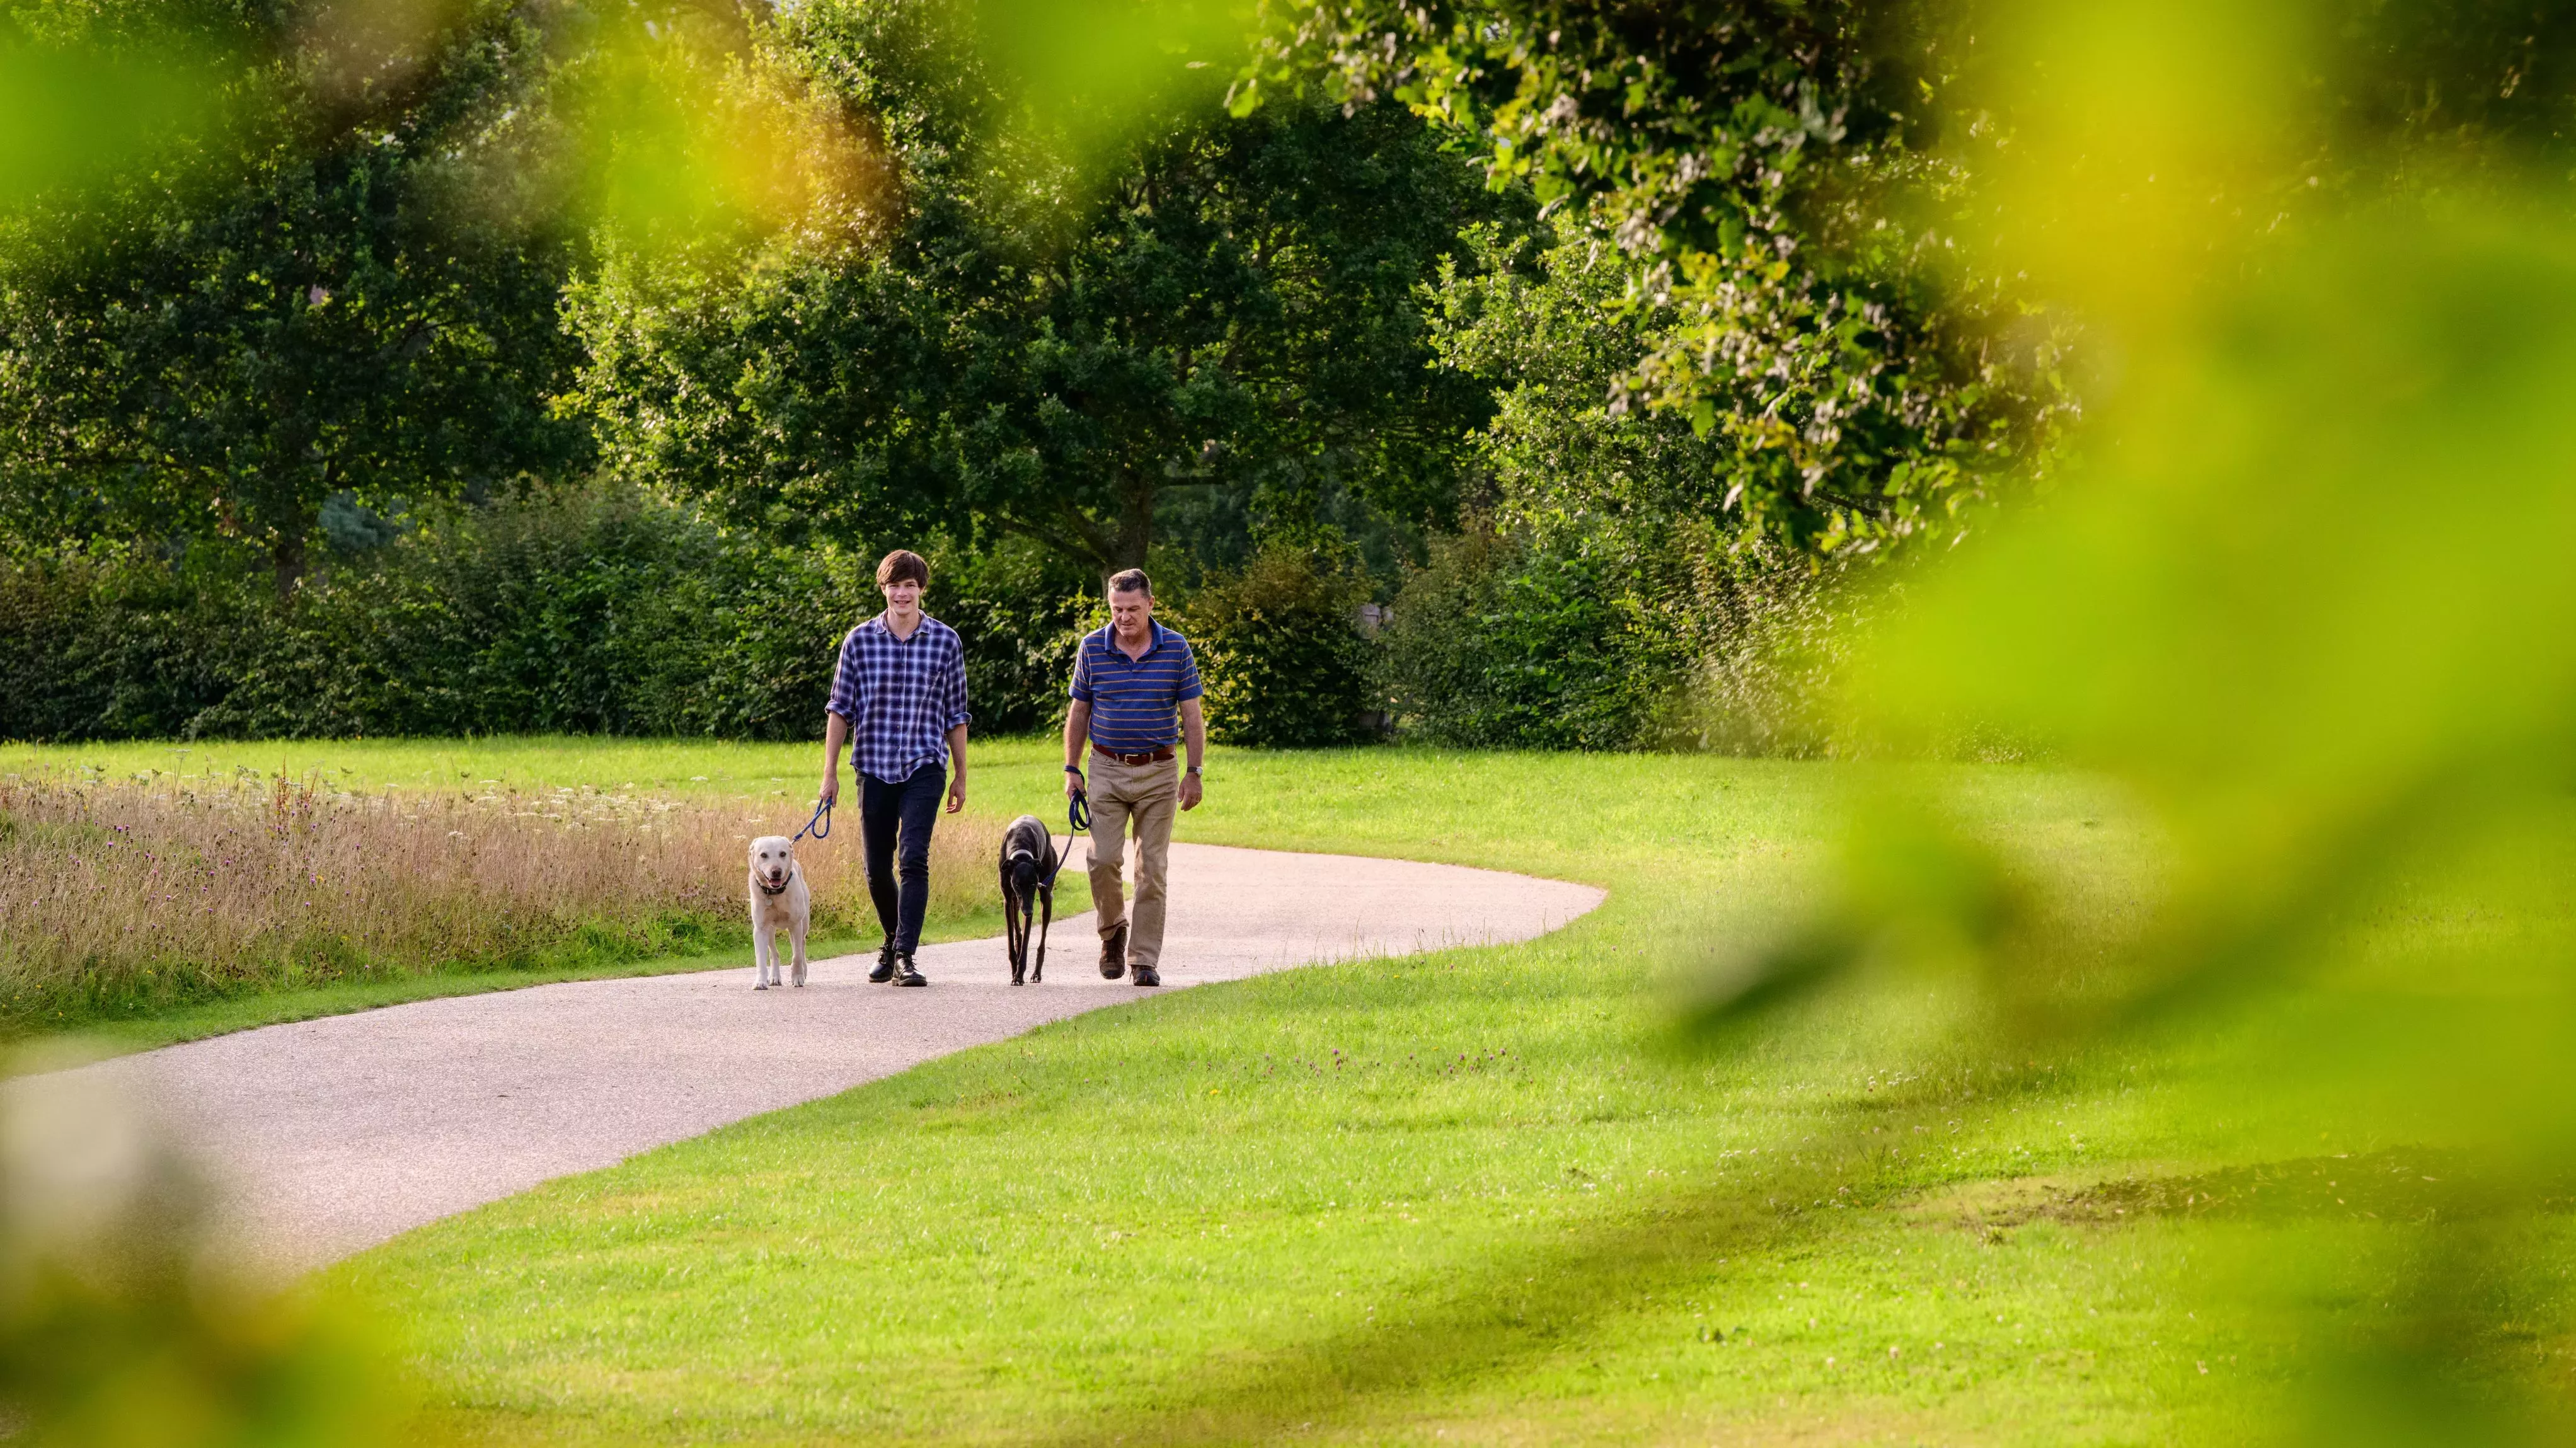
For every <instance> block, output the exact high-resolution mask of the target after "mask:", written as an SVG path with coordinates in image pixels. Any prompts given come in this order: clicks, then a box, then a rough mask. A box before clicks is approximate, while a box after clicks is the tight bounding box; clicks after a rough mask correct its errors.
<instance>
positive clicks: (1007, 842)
mask: <svg viewBox="0 0 2576 1448" xmlns="http://www.w3.org/2000/svg"><path fill="white" fill-rule="evenodd" d="M1072 848H1073V842H1072V841H1071V840H1067V841H1065V849H1066V850H1068V851H1070V850H1071V849H1072ZM1063 864H1064V861H1063V858H1062V856H1060V855H1058V854H1057V853H1056V848H1055V836H1054V835H1053V834H1052V833H1050V832H1049V831H1048V829H1047V827H1046V821H1044V820H1042V819H1039V818H1038V817H1037V816H1036V815H1022V816H1020V817H1019V818H1018V819H1015V820H1013V821H1011V827H1010V828H1009V829H1007V830H1004V831H1003V832H1002V923H1003V926H1004V928H1005V932H1006V933H1005V936H1004V938H1005V940H1006V941H1007V942H1008V945H1009V948H1010V952H1011V984H1013V985H1018V984H1020V983H1021V978H1022V976H1023V975H1025V976H1026V977H1027V979H1029V980H1031V981H1041V980H1044V979H1046V933H1047V926H1049V925H1051V924H1053V923H1054V921H1055V876H1056V871H1057V870H1059V869H1061V868H1063ZM1032 913H1034V914H1035V915H1036V916H1037V922H1036V923H1037V936H1038V957H1037V964H1036V967H1035V968H1034V969H1031V968H1030V964H1029V925H1030V919H1029V917H1030V915H1031V914H1032Z"/></svg>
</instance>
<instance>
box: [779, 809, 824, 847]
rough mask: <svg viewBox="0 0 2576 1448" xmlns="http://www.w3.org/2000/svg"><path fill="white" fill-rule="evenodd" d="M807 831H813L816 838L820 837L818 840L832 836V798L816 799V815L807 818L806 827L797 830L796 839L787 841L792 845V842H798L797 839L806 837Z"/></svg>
mask: <svg viewBox="0 0 2576 1448" xmlns="http://www.w3.org/2000/svg"><path fill="white" fill-rule="evenodd" d="M807 831H811V832H812V833H813V835H814V838H816V839H818V840H821V839H829V838H830V837H831V834H832V802H831V801H830V800H828V799H818V800H816V801H814V817H813V818H812V819H810V820H807V821H806V822H805V828H804V829H801V830H798V831H797V832H796V839H795V840H789V841H788V842H787V843H789V844H791V845H792V844H794V843H796V840H801V839H803V838H805V835H806V832H807Z"/></svg>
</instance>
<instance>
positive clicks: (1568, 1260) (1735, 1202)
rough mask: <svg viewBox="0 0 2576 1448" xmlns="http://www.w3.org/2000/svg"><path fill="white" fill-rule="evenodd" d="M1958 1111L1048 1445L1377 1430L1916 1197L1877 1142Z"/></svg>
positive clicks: (1594, 1235) (1883, 1116) (1663, 1214)
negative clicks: (1398, 1406) (1712, 1279)
mask: <svg viewBox="0 0 2576 1448" xmlns="http://www.w3.org/2000/svg"><path fill="white" fill-rule="evenodd" d="M2008 1090H2009V1088H2008ZM1999 1094H2006V1093H1998V1092H1995V1091H1994V1090H1992V1089H1991V1087H1989V1088H1986V1089H1981V1090H1979V1091H1978V1092H1977V1096H1978V1097H1979V1098H1980V1099H1981V1100H1987V1101H1991V1100H1993V1099H1996V1097H1997V1096H1998V1095H1999ZM1957 1104H1958V1098H1957V1095H1956V1093H1955V1092H1954V1091H1953V1090H1950V1089H1944V1088H1939V1087H1933V1088H1931V1089H1928V1090H1926V1091H1924V1092H1923V1093H1921V1094H1919V1095H1916V1096H1914V1097H1913V1098H1911V1099H1907V1098H1906V1097H1903V1096H1898V1097H1896V1098H1895V1099H1886V1098H1880V1099H1872V1100H1868V1101H1864V1102H1855V1103H1850V1104H1848V1105H1845V1106H1843V1107H1840V1108H1837V1109H1835V1110H1834V1111H1833V1113H1832V1115H1831V1117H1830V1118H1829V1119H1828V1120H1827V1121H1825V1122H1823V1123H1820V1125H1819V1129H1818V1130H1817V1131H1816V1132H1814V1133H1813V1136H1814V1139H1813V1140H1812V1141H1808V1142H1804V1143H1802V1144H1801V1145H1800V1146H1799V1147H1798V1148H1797V1149H1796V1151H1795V1152H1794V1153H1790V1152H1786V1151H1784V1152H1782V1153H1781V1154H1780V1157H1779V1158H1778V1159H1774V1160H1770V1161H1766V1162H1765V1163H1764V1164H1763V1165H1762V1166H1760V1167H1754V1168H1746V1169H1745V1174H1744V1175H1743V1176H1740V1177H1739V1178H1738V1179H1737V1180H1735V1181H1733V1182H1731V1183H1729V1184H1727V1185H1724V1186H1717V1187H1711V1188H1708V1189H1705V1190H1695V1191H1680V1190H1676V1191H1674V1192H1673V1193H1671V1194H1670V1195H1668V1196H1665V1197H1663V1198H1662V1199H1661V1200H1658V1201H1652V1202H1649V1203H1645V1204H1641V1205H1640V1206H1638V1207H1637V1208H1635V1209H1633V1210H1631V1211H1629V1212H1627V1213H1625V1214H1624V1215H1623V1216H1621V1217H1620V1218H1619V1219H1617V1220H1614V1221H1605V1222H1600V1223H1596V1224H1594V1225H1592V1226H1591V1227H1590V1228H1589V1229H1587V1230H1584V1231H1583V1232H1582V1233H1581V1235H1580V1236H1578V1237H1577V1238H1575V1239H1574V1240H1571V1241H1567V1242H1564V1243H1561V1244H1557V1245H1551V1246H1543V1247H1531V1248H1529V1249H1527V1250H1525V1251H1519V1252H1506V1251H1496V1252H1494V1253H1491V1254H1489V1255H1488V1256H1487V1257H1486V1259H1485V1260H1484V1261H1483V1262H1482V1263H1481V1264H1480V1265H1476V1266H1460V1267H1452V1268H1444V1269H1442V1270H1441V1271H1440V1273H1439V1274H1438V1275H1437V1276H1436V1277H1426V1278H1423V1279H1419V1280H1417V1281H1415V1282H1413V1283H1411V1284H1409V1285H1408V1287H1407V1288H1406V1289H1405V1290H1403V1291H1401V1292H1398V1293H1395V1294H1392V1296H1393V1299H1394V1300H1400V1301H1407V1302H1410V1303H1412V1304H1413V1306H1412V1308H1411V1309H1410V1310H1409V1311H1401V1312H1392V1313H1381V1314H1380V1315H1379V1320H1378V1321H1376V1322H1372V1323H1369V1324H1366V1325H1362V1326H1355V1327H1350V1328H1347V1329H1344V1330H1342V1331H1339V1332H1337V1333H1333V1334H1330V1335H1327V1336H1324V1337H1321V1338H1319V1339H1316V1340H1313V1341H1309V1342H1305V1343H1299V1344H1293V1345H1289V1346H1286V1347H1282V1348H1278V1349H1275V1350H1272V1351H1269V1352H1267V1353H1265V1354H1264V1355H1263V1356H1262V1357H1261V1358H1260V1359H1259V1360H1258V1361H1248V1362H1238V1363H1234V1364H1231V1365H1228V1364H1224V1363H1216V1364H1211V1365H1210V1366H1209V1367H1208V1369H1207V1370H1206V1371H1205V1372H1204V1373H1203V1374H1202V1375H1201V1376H1200V1377H1199V1379H1198V1380H1197V1381H1196V1382H1195V1383H1194V1384H1193V1385H1191V1386H1190V1387H1189V1388H1187V1389H1186V1390H1184V1391H1183V1392H1180V1393H1178V1394H1175V1395H1172V1396H1169V1397H1166V1398H1165V1399H1163V1400H1162V1401H1160V1402H1157V1403H1155V1404H1153V1405H1152V1406H1151V1407H1149V1408H1146V1409H1143V1410H1140V1411H1137V1412H1134V1413H1131V1414H1125V1415H1116V1416H1110V1417H1105V1418H1100V1419H1094V1420H1092V1421H1089V1422H1085V1423H1083V1424H1080V1425H1076V1426H1071V1427H1068V1428H1067V1429H1065V1430H1062V1431H1059V1432H1057V1433H1056V1434H1054V1435H1052V1436H1043V1437H1041V1438H1040V1439H1039V1440H1038V1441H1041V1442H1044V1443H1048V1444H1050V1445H1055V1448H1108V1445H1111V1444H1172V1445H1185V1444H1238V1443H1245V1442H1253V1441H1264V1440H1268V1439H1270V1438H1272V1437H1274V1436H1276V1435H1279V1434H1283V1433H1288V1432H1295V1431H1301V1430H1310V1429H1314V1428H1318V1427H1323V1426H1327V1425H1334V1424H1349V1423H1353V1422H1364V1421H1367V1420H1369V1419H1370V1418H1371V1417H1372V1416H1373V1414H1374V1413H1375V1412H1376V1411H1378V1410H1380V1409H1382V1408H1383V1407H1386V1406H1388V1405H1391V1404H1394V1403H1397V1402H1400V1401H1402V1400H1405V1399H1408V1398H1414V1397H1418V1396H1420V1395H1422V1394H1424V1393H1426V1392H1431V1391H1436V1390H1439V1389H1443V1388H1453V1387H1460V1386H1465V1385H1468V1384H1472V1383H1474V1382H1476V1381H1478V1380H1480V1379H1486V1378H1491V1377H1495V1376H1499V1375H1501V1374H1504V1373H1506V1372H1508V1371H1510V1370H1512V1369H1514V1368H1516V1367H1520V1366H1523V1365H1526V1364H1530V1363H1534V1362H1537V1361H1540V1360H1543V1359H1544V1358H1546V1357H1547V1356H1548V1355H1549V1354H1551V1353H1553V1352H1555V1351H1557V1350H1559V1349H1560V1348H1563V1347H1565V1346H1567V1345H1569V1344H1572V1343H1575V1342H1577V1341H1579V1340H1580V1339H1581V1336H1582V1334H1583V1333H1584V1332H1585V1330H1587V1329H1589V1328H1592V1327H1594V1326H1595V1325H1597V1324H1598V1323H1600V1322H1601V1321H1603V1320H1604V1319H1607V1318H1609V1317H1612V1316H1615V1315H1618V1314H1620V1313H1623V1312H1626V1311H1628V1310H1631V1309H1632V1308H1635V1307H1637V1306H1639V1305H1642V1304H1643V1302H1644V1301H1645V1299H1646V1298H1647V1297H1648V1296H1649V1295H1652V1296H1653V1297H1654V1298H1655V1299H1656V1300H1657V1301H1659V1302H1667V1303H1669V1301H1670V1300H1671V1299H1670V1297H1669V1296H1668V1293H1669V1291H1670V1289H1672V1288H1674V1287H1676V1286H1678V1285H1680V1284H1683V1283H1688V1282H1697V1281H1704V1280H1705V1279H1706V1277H1707V1276H1708V1274H1709V1273H1710V1272H1711V1271H1712V1270H1713V1269H1714V1268H1715V1267H1716V1265H1717V1264H1718V1262H1719V1260H1720V1259H1722V1258H1740V1257H1742V1256H1744V1255H1747V1254H1750V1253H1753V1252H1757V1251H1761V1250H1764V1249H1771V1248H1777V1247H1779V1246H1781V1245H1783V1244H1785V1243H1787V1242H1789V1241H1792V1240H1795V1239H1797V1238H1800V1237H1811V1236H1816V1235H1821V1234H1823V1233H1824V1232H1826V1231H1828V1230H1830V1227H1831V1224H1832V1222H1833V1221H1834V1220H1835V1219H1837V1218H1840V1217H1841V1216H1842V1213H1841V1211H1838V1210H1837V1206H1840V1207H1841V1208H1845V1209H1848V1208H1855V1207H1870V1206H1876V1205H1880V1204H1882V1203H1884V1202H1885V1201H1886V1200H1888V1199H1889V1198H1890V1197H1891V1196H1893V1195H1895V1194H1896V1193H1898V1192H1899V1191H1901V1190H1905V1189H1907V1188H1908V1187H1909V1186H1910V1185H1912V1183H1900V1182H1899V1181H1897V1180H1894V1178H1895V1176H1896V1175H1897V1174H1898V1173H1899V1172H1901V1171H1903V1170H1904V1166H1903V1165H1902V1164H1901V1163H1900V1159H1899V1158H1898V1157H1896V1156H1895V1155H1893V1154H1891V1152H1890V1150H1889V1148H1887V1147H1886V1146H1884V1145H1880V1144H1877V1143H1876V1142H1874V1141H1873V1135H1874V1131H1875V1132H1894V1133H1897V1134H1898V1135H1899V1136H1900V1137H1902V1138H1904V1139H1911V1138H1912V1131H1911V1128H1913V1127H1914V1126H1917V1125H1923V1126H1927V1127H1928V1126H1930V1125H1932V1124H1935V1123H1937V1122H1938V1121H1940V1120H1942V1119H1944V1117H1945V1116H1946V1114H1948V1113H1950V1112H1953V1111H1955V1110H1956V1109H1957ZM1766 1155H1768V1153H1767V1152H1766Z"/></svg>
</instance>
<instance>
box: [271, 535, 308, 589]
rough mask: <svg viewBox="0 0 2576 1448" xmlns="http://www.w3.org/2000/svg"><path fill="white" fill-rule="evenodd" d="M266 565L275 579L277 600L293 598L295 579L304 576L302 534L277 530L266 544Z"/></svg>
mask: <svg viewBox="0 0 2576 1448" xmlns="http://www.w3.org/2000/svg"><path fill="white" fill-rule="evenodd" d="M268 566H269V571H270V572H271V574H272V575H274V577H275V578H276V581H277V601H278V602H279V603H284V602H286V601H287V600H288V599H290V598H293V597H294V596H295V585H296V583H297V581H298V580H300V579H302V578H303V577H304V535H303V534H302V533H289V532H284V531H281V532H279V533H278V535H277V538H276V541H275V542H273V543H271V544H269V546H268Z"/></svg>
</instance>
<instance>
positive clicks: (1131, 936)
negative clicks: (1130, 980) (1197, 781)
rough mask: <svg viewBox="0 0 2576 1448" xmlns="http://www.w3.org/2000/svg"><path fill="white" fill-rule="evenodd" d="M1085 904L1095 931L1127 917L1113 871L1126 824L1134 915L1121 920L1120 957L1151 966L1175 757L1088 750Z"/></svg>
mask: <svg viewBox="0 0 2576 1448" xmlns="http://www.w3.org/2000/svg"><path fill="white" fill-rule="evenodd" d="M1090 787H1091V908H1092V909H1094V910H1097V911H1099V912H1100V936H1101V938H1102V939H1104V940H1106V939H1108V938H1109V934H1110V932H1111V931H1113V930H1116V929H1117V928H1118V926H1119V924H1120V922H1122V921H1126V920H1127V899H1126V896H1125V895H1124V894H1123V893H1122V892H1121V890H1120V888H1119V877H1120V876H1121V875H1122V874H1123V873H1124V872H1125V866H1126V863H1127V833H1128V827H1129V825H1131V824H1132V825H1133V826H1134V827H1135V834H1136V918H1135V919H1134V920H1133V921H1132V922H1128V930H1127V963H1128V964H1129V965H1133V966H1149V965H1156V964H1158V963H1159V962H1160V961H1161V960H1162V957H1163V884H1164V881H1165V880H1166V879H1167V878H1168V877H1169V870H1168V866H1169V863H1170V859H1171V853H1172V814H1173V812H1174V811H1175V810H1178V809H1179V808H1180V800H1181V777H1180V764H1179V762H1178V761H1177V760H1170V759H1166V760H1164V761H1163V762H1162V763H1160V764H1121V763H1119V762H1118V761H1117V760H1115V759H1111V758H1109V757H1107V756H1105V755H1103V754H1100V753H1098V752H1096V751H1095V752H1094V753H1093V754H1092V756H1091V781H1090Z"/></svg>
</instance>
